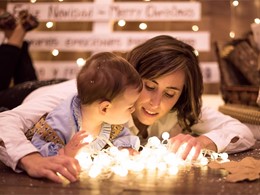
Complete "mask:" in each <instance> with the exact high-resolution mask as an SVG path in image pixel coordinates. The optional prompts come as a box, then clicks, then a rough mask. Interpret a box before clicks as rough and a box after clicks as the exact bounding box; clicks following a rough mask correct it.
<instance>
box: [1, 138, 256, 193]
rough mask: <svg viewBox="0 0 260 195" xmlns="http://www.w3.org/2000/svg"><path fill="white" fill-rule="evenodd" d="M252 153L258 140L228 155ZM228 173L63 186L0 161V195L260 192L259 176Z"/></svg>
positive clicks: (190, 171)
mask: <svg viewBox="0 0 260 195" xmlns="http://www.w3.org/2000/svg"><path fill="white" fill-rule="evenodd" d="M247 156H251V157H254V158H256V159H260V142H259V141H258V142H257V144H256V146H255V147H254V149H253V150H249V151H246V152H243V153H239V154H234V155H230V156H229V159H230V160H235V161H239V160H241V159H243V158H244V157H247ZM226 174H227V173H226V172H225V171H223V170H222V171H221V170H213V169H210V168H208V167H207V166H206V167H204V168H196V167H189V168H185V169H183V170H180V171H179V172H178V174H177V175H174V176H169V175H158V174H157V175H156V174H155V173H145V174H134V173H131V174H129V175H128V176H126V177H120V176H112V177H110V179H99V180H98V179H82V180H81V181H78V182H76V183H72V184H68V185H62V184H56V183H53V182H51V181H48V180H44V179H33V178H30V177H29V176H27V175H26V174H24V173H20V174H17V173H14V172H13V171H12V170H11V169H9V168H8V167H6V166H5V165H4V164H3V163H1V162H0V195H6V194H14V195H20V194H44V195H47V194H50V195H58V194H73V195H84V194H88V195H96V194H97V195H99V194H101V195H103V194H104V195H109V194H113V195H114V194H115V195H117V194H120V195H123V194H124V195H130V194H135V195H138V194H140V195H144V194H149V195H154V194H160V195H165V194H192V195H196V194H198V195H203V194H205V195H208V194H218V195H236V194H237V195H238V194H239V195H260V179H258V180H255V181H251V182H250V181H242V182H239V183H230V182H227V181H226V180H225V175H226Z"/></svg>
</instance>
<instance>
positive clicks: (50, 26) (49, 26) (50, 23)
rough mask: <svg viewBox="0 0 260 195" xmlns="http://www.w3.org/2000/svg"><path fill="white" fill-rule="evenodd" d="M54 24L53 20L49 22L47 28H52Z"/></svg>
mask: <svg viewBox="0 0 260 195" xmlns="http://www.w3.org/2000/svg"><path fill="white" fill-rule="evenodd" d="M53 26H54V24H53V22H47V23H46V27H47V28H52V27H53Z"/></svg>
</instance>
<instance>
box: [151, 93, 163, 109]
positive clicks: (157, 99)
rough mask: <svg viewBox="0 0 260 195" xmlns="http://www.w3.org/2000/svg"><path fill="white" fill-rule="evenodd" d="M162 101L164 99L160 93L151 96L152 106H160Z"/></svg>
mask: <svg viewBox="0 0 260 195" xmlns="http://www.w3.org/2000/svg"><path fill="white" fill-rule="evenodd" d="M161 101H162V96H161V95H160V94H154V95H153V96H152V97H151V100H150V104H151V106H152V107H154V108H157V107H159V106H160V104H161Z"/></svg>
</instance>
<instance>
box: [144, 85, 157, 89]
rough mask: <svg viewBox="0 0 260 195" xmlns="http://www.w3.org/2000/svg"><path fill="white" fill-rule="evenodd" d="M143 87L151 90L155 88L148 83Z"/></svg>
mask: <svg viewBox="0 0 260 195" xmlns="http://www.w3.org/2000/svg"><path fill="white" fill-rule="evenodd" d="M145 88H146V89H148V90H153V89H155V87H153V86H149V85H145Z"/></svg>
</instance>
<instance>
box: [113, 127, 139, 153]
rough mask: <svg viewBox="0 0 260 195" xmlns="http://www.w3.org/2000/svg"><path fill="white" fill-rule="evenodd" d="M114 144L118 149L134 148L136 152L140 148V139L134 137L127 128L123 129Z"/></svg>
mask: <svg viewBox="0 0 260 195" xmlns="http://www.w3.org/2000/svg"><path fill="white" fill-rule="evenodd" d="M113 144H114V145H115V146H116V147H118V148H132V149H134V150H136V151H138V150H139V147H140V139H139V137H138V136H135V135H133V134H132V133H131V132H130V130H129V129H128V128H126V127H124V128H123V129H122V131H121V132H120V133H119V135H118V136H117V137H116V138H115V139H114V140H113Z"/></svg>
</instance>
